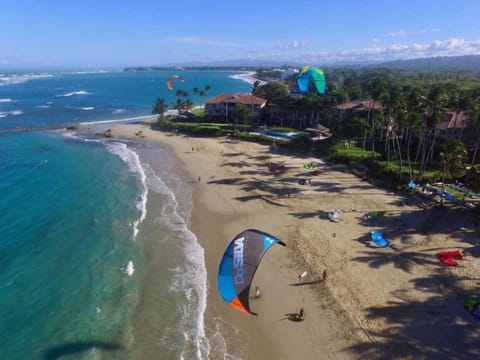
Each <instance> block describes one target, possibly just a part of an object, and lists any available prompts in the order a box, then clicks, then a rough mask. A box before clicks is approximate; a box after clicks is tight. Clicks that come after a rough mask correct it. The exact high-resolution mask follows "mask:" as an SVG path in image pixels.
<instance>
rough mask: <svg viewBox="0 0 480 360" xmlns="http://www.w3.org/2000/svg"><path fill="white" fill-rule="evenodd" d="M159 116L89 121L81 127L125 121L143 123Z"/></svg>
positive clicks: (82, 123)
mask: <svg viewBox="0 0 480 360" xmlns="http://www.w3.org/2000/svg"><path fill="white" fill-rule="evenodd" d="M157 117H158V116H157V115H142V116H135V117H130V118H124V119H111V120H99V121H87V122H81V123H80V125H95V124H109V123H117V122H125V121H138V120H143V121H148V120H150V121H151V120H156V119H157Z"/></svg>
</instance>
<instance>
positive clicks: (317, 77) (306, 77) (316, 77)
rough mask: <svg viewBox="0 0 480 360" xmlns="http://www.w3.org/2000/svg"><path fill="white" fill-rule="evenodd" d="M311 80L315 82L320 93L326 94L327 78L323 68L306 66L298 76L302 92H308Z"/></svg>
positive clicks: (299, 88)
mask: <svg viewBox="0 0 480 360" xmlns="http://www.w3.org/2000/svg"><path fill="white" fill-rule="evenodd" d="M310 81H313V83H314V84H315V89H317V92H318V93H319V94H320V95H324V94H325V87H326V84H327V82H326V79H325V74H324V73H323V70H321V69H318V68H316V67H312V66H304V67H302V69H301V70H300V73H299V74H298V76H297V85H298V90H299V91H300V92H301V93H308V85H309V83H310Z"/></svg>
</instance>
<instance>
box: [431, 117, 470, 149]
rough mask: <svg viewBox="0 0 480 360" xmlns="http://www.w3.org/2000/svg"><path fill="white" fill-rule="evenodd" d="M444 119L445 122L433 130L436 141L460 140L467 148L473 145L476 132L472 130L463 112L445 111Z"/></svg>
mask: <svg viewBox="0 0 480 360" xmlns="http://www.w3.org/2000/svg"><path fill="white" fill-rule="evenodd" d="M444 117H445V120H444V121H443V122H442V123H440V124H439V125H438V126H437V128H436V129H435V136H436V138H437V140H440V141H444V140H448V139H460V140H461V141H462V142H463V143H464V144H465V145H466V146H467V147H468V146H472V145H474V144H475V142H476V141H477V131H475V130H474V129H473V128H472V126H471V124H470V122H469V120H468V117H467V115H466V114H465V113H464V112H463V111H461V112H453V111H447V112H446V113H445V114H444Z"/></svg>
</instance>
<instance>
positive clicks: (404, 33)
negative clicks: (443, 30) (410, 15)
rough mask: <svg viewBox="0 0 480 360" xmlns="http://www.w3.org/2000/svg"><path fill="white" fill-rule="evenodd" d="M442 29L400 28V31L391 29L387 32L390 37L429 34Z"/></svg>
mask: <svg viewBox="0 0 480 360" xmlns="http://www.w3.org/2000/svg"><path fill="white" fill-rule="evenodd" d="M439 31H440V29H438V28H431V29H420V30H405V29H400V30H398V31H391V32H388V33H387V36H388V37H403V36H407V35H418V34H427V33H436V32H439Z"/></svg>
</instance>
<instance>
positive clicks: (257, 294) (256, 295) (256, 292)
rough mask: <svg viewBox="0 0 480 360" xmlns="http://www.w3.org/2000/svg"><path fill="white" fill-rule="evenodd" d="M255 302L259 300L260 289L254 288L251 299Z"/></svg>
mask: <svg viewBox="0 0 480 360" xmlns="http://www.w3.org/2000/svg"><path fill="white" fill-rule="evenodd" d="M253 298H254V299H255V300H257V299H260V287H258V286H257V287H256V288H255V296H254V297H253Z"/></svg>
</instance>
